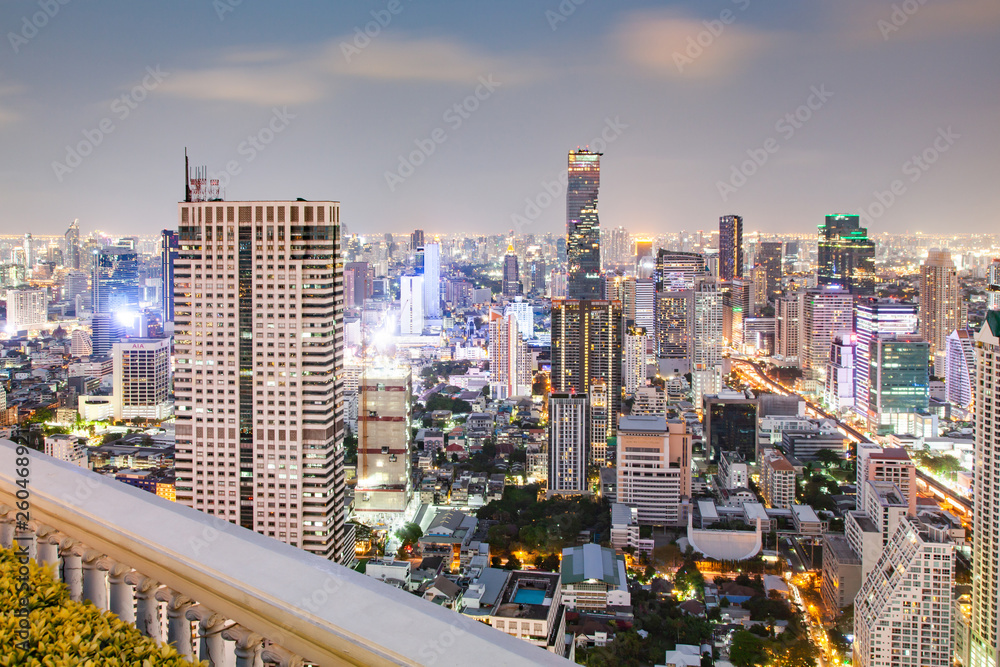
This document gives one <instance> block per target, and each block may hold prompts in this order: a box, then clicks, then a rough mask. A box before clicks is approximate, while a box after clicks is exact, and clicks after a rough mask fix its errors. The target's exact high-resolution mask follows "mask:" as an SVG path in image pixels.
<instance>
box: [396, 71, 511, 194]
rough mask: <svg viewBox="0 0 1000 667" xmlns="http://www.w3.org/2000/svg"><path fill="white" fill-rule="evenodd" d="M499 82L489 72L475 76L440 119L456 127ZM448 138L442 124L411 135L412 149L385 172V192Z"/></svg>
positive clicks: (400, 182)
mask: <svg viewBox="0 0 1000 667" xmlns="http://www.w3.org/2000/svg"><path fill="white" fill-rule="evenodd" d="M502 85H503V84H502V83H501V82H499V81H497V80H496V79H494V78H493V75H492V74H489V75H487V76H480V77H479V85H478V86H476V89H475V91H473V93H472V94H471V95H467V96H466V97H465V98H464V99H463V100H462V101H461V102H456V103H455V104H453V105H451V106H450V107H448V108H447V109H445V111H444V113H443V114H441V120H443V121H444V122H445V123H447V125H448V127H449V128H450V129H451V131H452V132H455V131H457V130H458V129H459V128H460V127H462V125H463V124H464V123H465V121H467V120H468V119H469V118H471V117H472V114H474V113H475V112H476V111H477V110H478V109H479V107H480V105H481V104H482V103H483V102H485V101H486V100H488V99H490V98H491V97H492V96H493V93H495V92H496V90H497V88H499V87H500V86H502ZM446 141H448V130H446V129H445V128H443V127H436V128H434V129H433V130H431V132H430V134H429V135H428V136H427V137H424V138H423V139H414V140H413V143H414V144H415V145H416V149H415V150H412V151H410V153H409V154H408V155H400V156H399V164H398V165H397V166H396V170H395V171H388V170H386V172H385V184H386V185H388V186H389V192H395V191H396V188H397V187H399V186H400V185H402V184H403V183H404V182H405V181H406V179H408V178H409V177H410V176H413V174H414V173H416V171H417V168H418V167H419V166H420V165H422V164H424V162H426V161H427V158H429V157H430V156H431V155H434V153H435V151H437V148H438V146H440V145H441V144H443V143H444V142H446Z"/></svg>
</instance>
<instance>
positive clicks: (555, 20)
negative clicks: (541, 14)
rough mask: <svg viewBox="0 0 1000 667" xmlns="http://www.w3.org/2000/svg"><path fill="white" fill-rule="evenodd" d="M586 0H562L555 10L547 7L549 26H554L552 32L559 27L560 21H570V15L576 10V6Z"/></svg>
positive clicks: (546, 15) (546, 14)
mask: <svg viewBox="0 0 1000 667" xmlns="http://www.w3.org/2000/svg"><path fill="white" fill-rule="evenodd" d="M586 1H587V0H562V2H560V3H559V5H558V6H557V7H556V8H555V10H552V9H546V10H545V20H546V21H548V22H549V27H550V28H552V32H555V31H556V30H557V29H558V28H559V24H560V23H565V22H566V21H568V20H569V17H570V16H572V15H573V14H574V13H575V12H576V8H577V7H579V6H580V5H582V4H583V3H585V2H586Z"/></svg>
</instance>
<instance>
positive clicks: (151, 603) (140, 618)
mask: <svg viewBox="0 0 1000 667" xmlns="http://www.w3.org/2000/svg"><path fill="white" fill-rule="evenodd" d="M125 581H126V582H127V583H130V584H132V585H133V586H135V600H136V614H135V627H136V628H138V630H139V632H141V633H142V634H144V635H146V636H147V637H152V638H153V639H155V640H156V641H158V642H159V641H163V633H162V631H161V628H160V603H159V602H158V601H157V600H156V597H155V596H156V590H157V589H158V588H159V587H160V582H158V581H155V580H153V579H150V578H149V577H147V576H145V575H143V574H139V573H138V572H131V573H129V574H127V575H125Z"/></svg>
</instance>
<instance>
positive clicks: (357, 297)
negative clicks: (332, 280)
mask: <svg viewBox="0 0 1000 667" xmlns="http://www.w3.org/2000/svg"><path fill="white" fill-rule="evenodd" d="M374 281H375V269H373V268H372V265H371V264H369V263H368V262H348V263H347V264H345V265H344V305H345V306H347V307H348V308H351V307H354V306H357V307H359V308H360V307H361V306H364V305H365V299H370V298H372V296H374ZM348 283H350V285H348ZM348 296H351V297H352V298H350V299H348V298H347V297H348Z"/></svg>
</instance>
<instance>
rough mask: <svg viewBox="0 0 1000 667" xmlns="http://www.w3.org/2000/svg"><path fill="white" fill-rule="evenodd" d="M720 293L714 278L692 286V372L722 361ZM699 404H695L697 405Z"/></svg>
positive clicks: (705, 369)
mask: <svg viewBox="0 0 1000 667" xmlns="http://www.w3.org/2000/svg"><path fill="white" fill-rule="evenodd" d="M722 320H723V316H722V292H720V291H719V283H718V281H717V280H716V279H715V278H711V277H706V278H702V279H700V280H698V282H697V283H696V284H695V288H694V326H693V335H692V338H693V345H692V347H693V351H694V352H693V356H692V358H691V368H692V370H694V371H708V370H712V369H714V368H715V367H716V366H717V365H719V364H721V363H722V349H723V347H725V343H724V341H723V337H722ZM700 404H701V403H700V402H698V403H695V405H700Z"/></svg>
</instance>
